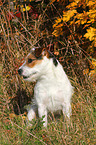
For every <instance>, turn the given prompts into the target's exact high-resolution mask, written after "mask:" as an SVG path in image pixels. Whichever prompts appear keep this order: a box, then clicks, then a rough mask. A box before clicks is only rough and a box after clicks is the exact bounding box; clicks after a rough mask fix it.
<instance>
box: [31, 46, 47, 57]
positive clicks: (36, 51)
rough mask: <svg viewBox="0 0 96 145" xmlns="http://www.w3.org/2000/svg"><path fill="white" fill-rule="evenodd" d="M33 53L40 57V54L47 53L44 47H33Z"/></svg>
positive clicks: (44, 54)
mask: <svg viewBox="0 0 96 145" xmlns="http://www.w3.org/2000/svg"><path fill="white" fill-rule="evenodd" d="M33 53H34V55H35V57H36V58H41V57H42V56H46V55H47V49H46V48H35V51H34V52H33Z"/></svg>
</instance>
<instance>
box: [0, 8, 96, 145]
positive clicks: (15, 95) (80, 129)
mask: <svg viewBox="0 0 96 145" xmlns="http://www.w3.org/2000/svg"><path fill="white" fill-rule="evenodd" d="M1 10H2V17H1V18H2V19H1V21H2V24H1V28H2V39H1V40H2V65H0V70H1V71H2V74H0V81H1V87H0V90H1V93H0V95H1V97H0V126H1V128H0V137H1V139H0V144H4V145H8V144H12V145H17V144H18V145H21V144H23V145H31V144H33V145H39V144H40V145H43V144H47V145H48V144H50V145H51V144H52V145H63V144H64V145H94V144H96V140H95V136H96V134H95V133H96V132H95V129H96V122H95V120H96V111H95V109H96V102H95V97H96V86H95V75H93V76H92V77H89V74H88V73H87V74H84V75H83V74H82V73H79V71H78V70H80V71H81V70H82V72H83V69H84V65H85V62H84V59H83V58H82V57H81V55H82V54H81V55H80V53H79V52H78V54H79V55H76V56H75V55H74V60H75V61H76V63H77V62H78V64H76V66H75V63H74V60H73V59H72V58H71V61H73V65H72V62H69V63H68V64H67V62H68V59H69V57H70V56H72V54H70V52H69V54H67V55H68V56H65V57H64V52H63V48H64V45H63V46H62V48H61V50H62V52H61V50H60V47H59V48H58V51H60V55H59V56H58V57H59V58H60V57H61V56H63V63H64V62H66V64H67V65H64V64H63V65H64V69H65V70H67V73H68V75H69V76H70V80H71V83H72V85H73V86H74V88H75V89H74V94H73V97H72V116H71V120H70V125H69V126H68V124H67V122H66V120H64V119H63V115H62V114H61V115H59V116H55V117H54V116H53V115H52V114H49V115H48V128H47V129H45V128H43V127H42V123H41V121H40V120H41V119H39V118H38V117H37V118H36V119H34V120H33V121H32V122H30V124H32V126H30V125H29V123H28V121H27V117H26V112H25V110H23V108H24V105H26V104H28V103H30V98H31V96H32V93H33V89H32V88H33V87H34V85H33V84H32V83H31V84H30V83H26V82H24V81H23V80H22V79H21V78H19V76H18V74H17V70H18V67H19V66H20V64H21V61H22V60H21V58H22V57H25V56H26V54H27V53H28V52H29V50H30V49H31V47H32V46H31V45H29V43H30V44H31V43H32V42H33V44H34V45H37V43H39V40H40V39H41V38H43V39H44V40H45V37H47V39H48V40H46V43H47V44H49V42H50V44H51V43H52V42H51V40H50V35H49V34H48V31H47V30H45V31H44V34H43V32H42V33H41V30H40V28H39V27H40V25H42V23H43V22H44V21H45V17H44V13H43V14H42V15H41V17H40V19H39V20H33V21H32V22H31V23H30V25H32V27H30V26H29V22H28V23H27V21H26V19H25V18H24V14H23V20H21V22H20V23H19V21H18V22H17V23H16V24H15V25H14V23H13V21H12V22H10V21H8V20H7V19H6V8H4V9H1ZM25 21H26V22H25ZM21 24H22V25H21ZM25 24H26V25H25ZM13 26H14V27H13ZM28 26H29V28H30V29H31V30H30V29H28ZM21 28H22V29H23V30H22V29H21ZM30 31H31V34H32V35H34V38H33V37H31V35H30V33H29V32H30ZM25 33H26V34H25ZM25 36H26V37H25ZM52 39H53V38H52ZM48 41H49V42H48ZM58 41H59V40H58ZM41 42H42V41H41ZM75 49H76V51H77V50H78V48H75ZM79 49H80V48H79ZM73 51H74V49H73ZM66 52H67V50H66ZM74 52H75V51H74ZM85 59H86V60H87V61H88V59H87V57H85ZM80 62H82V63H80ZM83 64H84V65H83ZM65 66H66V67H65ZM86 67H87V66H86ZM77 68H78V69H77ZM77 71H78V72H77ZM69 72H71V73H69ZM78 76H79V77H78ZM30 86H31V87H30ZM18 114H19V115H18Z"/></svg>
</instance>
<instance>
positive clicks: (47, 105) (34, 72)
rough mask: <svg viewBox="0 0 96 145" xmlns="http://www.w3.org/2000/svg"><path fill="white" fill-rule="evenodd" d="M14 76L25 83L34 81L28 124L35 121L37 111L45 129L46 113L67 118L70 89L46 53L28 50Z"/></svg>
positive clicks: (60, 69)
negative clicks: (60, 114) (18, 76)
mask: <svg viewBox="0 0 96 145" xmlns="http://www.w3.org/2000/svg"><path fill="white" fill-rule="evenodd" d="M18 73H19V75H21V76H23V79H24V80H25V81H29V82H35V81H36V85H35V87H34V101H33V105H31V107H30V109H29V110H28V115H27V116H28V119H29V121H31V120H32V119H34V118H35V112H36V109H37V108H38V114H39V117H41V118H42V117H43V116H44V117H43V121H44V123H43V125H44V126H45V127H47V113H48V111H50V112H56V111H59V110H62V112H63V114H64V116H66V117H67V118H69V119H70V115H71V97H72V93H73V87H72V86H71V83H70V81H69V79H68V77H67V75H66V73H65V71H64V70H63V67H62V65H61V64H60V63H59V61H58V60H57V59H56V58H55V56H54V55H53V54H52V53H51V52H50V51H49V50H47V49H46V48H43V49H41V48H33V49H31V51H30V53H29V54H28V56H27V57H26V58H25V62H24V63H23V65H22V66H21V67H20V68H19V70H18Z"/></svg>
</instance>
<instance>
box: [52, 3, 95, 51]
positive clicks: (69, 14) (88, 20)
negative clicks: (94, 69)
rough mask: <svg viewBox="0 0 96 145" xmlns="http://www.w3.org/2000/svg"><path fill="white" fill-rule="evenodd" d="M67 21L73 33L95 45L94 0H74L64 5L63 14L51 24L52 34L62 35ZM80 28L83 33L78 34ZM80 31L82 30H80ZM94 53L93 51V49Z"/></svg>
mask: <svg viewBox="0 0 96 145" xmlns="http://www.w3.org/2000/svg"><path fill="white" fill-rule="evenodd" d="M66 23H67V25H68V27H69V29H71V31H72V33H71V34H70V35H72V34H73V35H74V36H77V37H79V39H81V38H82V40H83V39H84V38H83V37H85V38H87V39H89V40H90V41H92V45H93V47H96V29H95V27H96V1H94V0H88V1H87V0H83V1H82V0H78V1H77V0H74V1H72V2H71V3H70V4H69V5H67V6H66V10H64V11H63V15H62V16H61V17H58V18H57V19H56V20H55V24H54V25H53V28H54V31H53V35H55V36H56V37H58V36H60V35H64V31H65V30H64V29H63V27H64V25H65V24H66ZM79 28H82V29H83V30H87V32H86V31H83V33H80V32H79V34H78V29H79ZM81 32H82V31H81ZM93 53H94V51H93Z"/></svg>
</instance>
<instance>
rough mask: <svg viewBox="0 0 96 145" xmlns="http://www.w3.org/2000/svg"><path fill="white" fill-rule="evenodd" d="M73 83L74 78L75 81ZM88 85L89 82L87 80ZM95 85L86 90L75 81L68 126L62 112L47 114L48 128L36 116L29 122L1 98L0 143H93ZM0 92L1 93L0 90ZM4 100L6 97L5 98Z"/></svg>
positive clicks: (36, 144)
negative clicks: (56, 115)
mask: <svg viewBox="0 0 96 145" xmlns="http://www.w3.org/2000/svg"><path fill="white" fill-rule="evenodd" d="M75 83H76V82H75ZM91 85H92V84H91ZM94 89H95V88H94V87H93V88H91V90H90V89H89V90H86V89H84V88H82V87H81V88H80V85H78V84H76V89H75V93H74V95H73V98H72V116H71V122H70V125H69V126H68V124H67V122H66V121H65V120H64V119H63V116H62V114H61V115H60V116H59V117H56V118H55V117H52V116H51V114H49V116H48V128H47V129H45V128H43V127H42V123H41V122H40V119H39V118H37V119H34V120H33V122H30V123H31V124H32V126H29V125H28V123H27V121H26V119H27V118H26V114H23V115H15V114H14V113H13V112H11V111H12V110H10V108H8V104H7V102H6V103H5V101H4V102H3V101H2V102H1V108H2V109H1V112H0V116H1V117H0V118H1V123H0V124H1V129H0V132H1V133H0V134H1V139H0V142H1V144H4V145H8V144H13V145H14V144H18V145H21V144H24V145H31V144H33V145H38V144H42V145H43V144H54V145H59V144H60V145H61V144H65V145H68V144H70V145H77V144H81V145H82V144H83V145H87V144H88V145H89V144H90V145H93V144H95V143H96V140H95V135H96V134H95V129H96V123H95V120H96V116H95V115H96V112H95V105H96V103H95V102H94V97H95V96H94V95H95V90H94ZM2 95H3V93H2ZM6 101H8V100H6Z"/></svg>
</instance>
